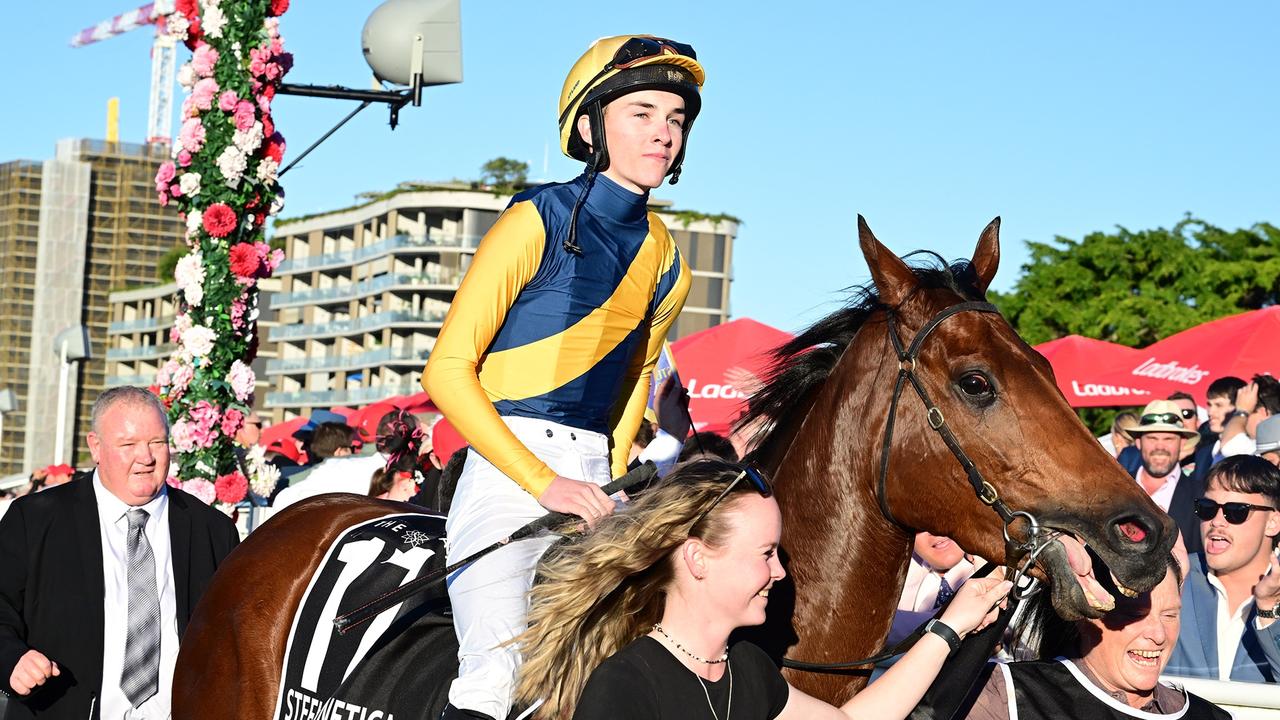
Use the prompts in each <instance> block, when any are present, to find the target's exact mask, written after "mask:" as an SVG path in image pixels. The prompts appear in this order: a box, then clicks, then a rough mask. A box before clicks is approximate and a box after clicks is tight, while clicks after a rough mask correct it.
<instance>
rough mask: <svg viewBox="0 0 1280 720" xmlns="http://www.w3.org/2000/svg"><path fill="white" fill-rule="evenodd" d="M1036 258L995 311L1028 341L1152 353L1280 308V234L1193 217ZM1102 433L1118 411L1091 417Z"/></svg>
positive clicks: (1038, 245) (1262, 226) (1084, 415)
mask: <svg viewBox="0 0 1280 720" xmlns="http://www.w3.org/2000/svg"><path fill="white" fill-rule="evenodd" d="M1027 247H1028V248H1029V249H1030V251H1031V259H1030V260H1029V261H1028V262H1027V264H1025V265H1023V266H1022V275H1021V277H1019V278H1018V281H1017V283H1015V285H1014V288H1013V290H1012V291H1011V292H1009V293H992V302H994V303H995V304H996V305H998V306H999V307H1000V309H1001V311H1002V312H1003V313H1004V314H1005V317H1007V318H1008V319H1009V322H1010V323H1012V324H1013V327H1014V328H1015V329H1016V330H1017V331H1018V333H1019V334H1021V335H1022V337H1023V338H1024V339H1026V341H1027V342H1029V343H1031V344H1033V345H1034V344H1037V343H1042V342H1047V341H1049V340H1053V339H1055V338H1060V337H1063V336H1065V335H1071V334H1077V335H1084V336H1086V337H1091V338H1097V339H1099V340H1108V341H1110V342H1117V343H1120V344H1122V345H1128V346H1130V347H1145V346H1147V345H1150V344H1151V343H1154V342H1155V341H1157V340H1160V339H1162V338H1165V337H1168V336H1169V335H1172V334H1174V333H1176V332H1180V331H1182V330H1185V329H1187V328H1189V327H1193V326H1195V325H1199V324H1200V323H1203V322H1208V321H1209V320H1214V319H1216V318H1219V317H1223V316H1225V315H1232V314H1235V313H1239V312H1244V311H1246V310H1255V309H1257V308H1261V307H1266V306H1268V305H1273V304H1276V303H1277V302H1280V229H1277V228H1276V227H1275V226H1273V225H1271V224H1268V223H1259V224H1258V225H1255V226H1253V227H1251V228H1245V229H1240V230H1233V231H1226V230H1222V229H1221V228H1217V227H1214V226H1212V225H1210V224H1208V223H1206V222H1204V221H1202V220H1198V219H1195V218H1192V217H1190V216H1188V217H1186V218H1185V219H1183V220H1182V221H1181V222H1179V223H1178V224H1176V225H1174V226H1173V228H1172V229H1165V228H1157V229H1155V230H1142V231H1137V232H1134V231H1130V230H1127V229H1125V228H1117V229H1116V231H1115V232H1113V233H1103V232H1094V233H1090V234H1088V235H1086V236H1085V237H1084V238H1082V239H1080V240H1073V239H1070V238H1065V237H1057V238H1055V239H1054V240H1053V241H1052V242H1048V243H1042V242H1028V243H1027ZM1078 414H1079V415H1080V419H1081V420H1082V421H1083V422H1084V423H1085V425H1086V426H1088V427H1089V428H1090V429H1092V430H1093V431H1094V433H1095V434H1100V433H1102V432H1105V431H1106V430H1107V429H1108V428H1109V427H1110V424H1111V420H1112V417H1113V416H1114V415H1115V411H1114V410H1111V409H1082V410H1079V411H1078Z"/></svg>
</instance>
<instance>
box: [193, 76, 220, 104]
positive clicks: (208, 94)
mask: <svg viewBox="0 0 1280 720" xmlns="http://www.w3.org/2000/svg"><path fill="white" fill-rule="evenodd" d="M217 94H218V81H217V80H214V79H213V78H205V79H203V80H201V81H200V82H198V83H196V86H195V87H194V88H192V89H191V103H192V104H193V105H195V106H196V107H198V108H200V109H201V110H208V109H210V108H212V107H213V98H214V96H215V95H217Z"/></svg>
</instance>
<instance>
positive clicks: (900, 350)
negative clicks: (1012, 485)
mask: <svg viewBox="0 0 1280 720" xmlns="http://www.w3.org/2000/svg"><path fill="white" fill-rule="evenodd" d="M963 312H979V313H991V314H995V315H999V314H1000V310H999V309H997V308H996V306H995V305H992V304H991V303H987V302H978V301H966V302H961V303H956V304H955V305H952V306H950V307H947V308H944V309H943V310H941V311H939V312H938V313H937V314H936V315H934V316H933V317H932V318H931V319H930V320H929V322H927V323H925V324H924V327H921V328H920V330H919V331H918V332H917V333H916V335H915V337H914V338H912V340H911V345H909V346H907V347H905V348H904V347H903V345H902V340H901V338H899V337H898V322H897V319H896V312H895V311H894V309H892V308H891V309H887V310H886V311H885V321H886V325H887V329H888V332H889V341H890V342H891V343H893V350H894V353H895V354H896V355H897V356H898V379H897V382H895V383H894V386H893V399H892V401H890V403H889V418H888V421H887V422H886V424H885V429H884V442H883V443H882V444H881V446H880V477H879V480H877V482H876V502H878V503H879V505H880V513H881V514H882V515H884V518H885V519H886V520H888V521H889V522H891V523H893V524H894V525H897V526H898V527H900V528H902V529H903V530H905V531H907V533H908V534H912V535H914V533H915V531H914V530H912V529H911V528H909V527H907V525H905V524H903V523H902V522H900V521H899V520H898V519H897V518H895V517H894V516H893V511H891V510H890V509H889V501H888V498H887V497H886V491H885V483H886V481H887V480H888V478H889V451H890V449H891V446H892V445H893V429H894V425H895V420H896V419H897V415H898V401H899V400H901V398H902V388H903V387H904V386H906V384H907V383H908V382H910V383H911V387H913V388H915V391H916V394H917V395H919V396H920V400H921V402H923V403H924V406H925V411H926V418H927V420H928V422H929V427H931V428H933V430H934V432H936V433H938V435H939V436H941V437H942V442H944V443H946V445H947V448H948V449H950V450H951V454H952V455H954V456H955V458H956V460H957V461H959V463H960V467H961V468H963V469H964V472H965V475H966V476H967V477H968V479H969V484H970V485H971V486H972V487H973V492H974V494H975V495H977V496H978V500H980V501H982V503H983V504H984V505H986V506H988V507H990V508H991V509H992V510H994V511H995V512H996V514H997V515H999V516H1000V520H1001V521H1002V522H1003V523H1004V541H1005V559H1006V562H1007V564H1008V566H1009V568H1010V569H1011V570H1012V571H1013V573H1014V574H1013V576H1012V579H1013V581H1014V589H1013V595H1014V598H1015V599H1018V600H1023V599H1026V598H1030V597H1031V596H1032V595H1035V594H1036V593H1037V592H1039V591H1040V584H1039V581H1038V580H1037V579H1036V578H1034V577H1032V578H1030V580H1031V582H1030V583H1029V584H1028V585H1027V586H1025V587H1023V586H1022V585H1021V580H1022V578H1023V577H1024V576H1026V572H1027V570H1029V569H1030V568H1031V566H1032V565H1033V564H1034V563H1035V560H1036V558H1037V557H1039V555H1040V553H1041V552H1043V551H1044V549H1045V548H1046V547H1048V546H1049V543H1050V542H1051V541H1052V540H1053V539H1054V538H1055V537H1057V535H1058V533H1056V532H1046V531H1045V530H1044V529H1043V528H1042V527H1041V525H1040V523H1039V521H1037V520H1036V518H1035V516H1033V515H1032V514H1031V513H1029V512H1026V511H1025V510H1010V509H1009V506H1008V505H1006V504H1005V502H1004V500H1002V499H1000V493H999V492H997V491H996V489H995V486H993V485H992V484H991V483H989V482H987V480H986V478H984V477H983V476H982V471H981V470H979V469H978V467H977V465H975V464H974V463H973V461H972V460H970V459H969V456H968V454H966V453H965V451H964V448H963V447H961V446H960V441H959V440H957V439H956V436H955V433H953V432H952V431H951V428H950V427H949V426H948V425H947V420H946V417H944V416H943V414H942V410H941V409H939V408H938V405H937V404H936V403H934V402H933V399H932V398H930V397H929V392H928V391H927V390H925V388H924V385H923V384H922V383H921V382H920V378H919V377H918V376H917V375H916V360H917V358H918V357H919V356H920V348H921V347H922V346H923V345H924V341H925V340H926V339H927V338H928V337H929V335H930V334H931V333H933V331H934V330H936V329H937V328H938V326H939V325H941V324H942V323H943V322H944V321H945V320H946V319H947V318H949V317H951V316H952V315H958V314H960V313H963ZM1018 518H1022V519H1023V520H1025V521H1026V522H1027V536H1026V539H1025V540H1023V541H1021V542H1018V541H1016V540H1014V539H1013V536H1012V535H1010V534H1009V528H1010V526H1011V525H1013V523H1014V521H1016V520H1017V519H1018Z"/></svg>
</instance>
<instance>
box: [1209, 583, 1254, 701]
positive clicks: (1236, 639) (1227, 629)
mask: <svg viewBox="0 0 1280 720" xmlns="http://www.w3.org/2000/svg"><path fill="white" fill-rule="evenodd" d="M1208 577H1209V585H1211V586H1212V587H1213V591H1214V593H1215V594H1216V595H1217V596H1218V617H1217V628H1218V679H1219V680H1230V679H1231V670H1232V668H1233V666H1234V665H1235V662H1236V653H1237V652H1239V651H1240V638H1242V637H1244V619H1245V616H1247V615H1248V614H1249V607H1250V606H1251V605H1252V604H1253V596H1252V595H1250V596H1249V597H1248V598H1246V599H1245V601H1244V602H1242V603H1240V606H1239V607H1237V608H1236V609H1235V612H1232V611H1231V608H1229V607H1227V589H1226V588H1225V587H1223V585H1222V581H1221V580H1219V579H1218V576H1217V575H1214V574H1213V573H1212V572H1210V573H1209V575H1208Z"/></svg>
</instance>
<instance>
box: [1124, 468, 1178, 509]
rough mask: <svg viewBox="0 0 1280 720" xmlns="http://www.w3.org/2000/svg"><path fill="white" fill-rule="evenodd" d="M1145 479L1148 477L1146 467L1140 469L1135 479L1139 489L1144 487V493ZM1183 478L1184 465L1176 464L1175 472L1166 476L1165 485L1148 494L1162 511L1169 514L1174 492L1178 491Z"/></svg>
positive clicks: (1144, 488)
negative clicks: (1180, 480)
mask: <svg viewBox="0 0 1280 720" xmlns="http://www.w3.org/2000/svg"><path fill="white" fill-rule="evenodd" d="M1145 477H1148V475H1147V469H1146V468H1144V467H1140V468H1138V475H1137V477H1136V478H1135V479H1136V480H1137V481H1138V485H1139V487H1142V489H1143V490H1144V491H1145V490H1146V486H1145V485H1143V484H1142V479H1143V478H1145ZM1181 478H1182V465H1180V464H1178V463H1174V464H1173V472H1171V473H1169V474H1168V475H1165V476H1164V483H1163V484H1162V485H1161V486H1160V487H1158V488H1156V489H1155V491H1154V492H1148V493H1147V494H1148V495H1150V496H1151V500H1152V501H1153V502H1155V504H1156V505H1159V506H1160V509H1161V510H1163V511H1165V512H1169V503H1171V502H1173V491H1174V490H1177V489H1178V480H1179V479H1181Z"/></svg>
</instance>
